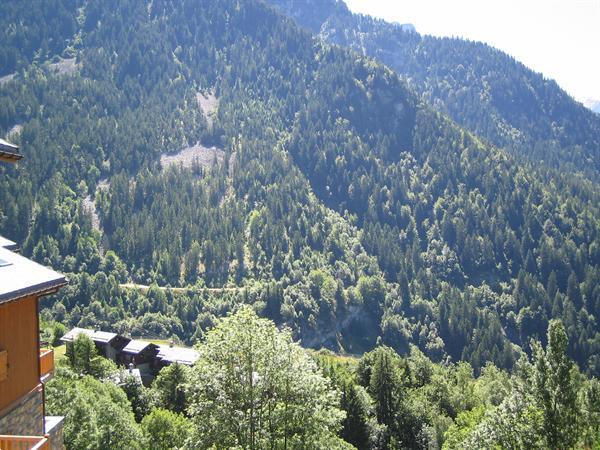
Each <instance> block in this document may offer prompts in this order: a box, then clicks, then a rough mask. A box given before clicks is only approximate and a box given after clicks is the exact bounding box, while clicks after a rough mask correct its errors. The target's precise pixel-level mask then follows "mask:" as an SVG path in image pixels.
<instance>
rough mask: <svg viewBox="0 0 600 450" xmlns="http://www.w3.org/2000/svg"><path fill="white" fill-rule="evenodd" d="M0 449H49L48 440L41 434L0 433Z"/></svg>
mask: <svg viewBox="0 0 600 450" xmlns="http://www.w3.org/2000/svg"><path fill="white" fill-rule="evenodd" d="M0 450H50V441H49V440H48V438H46V437H43V436H7V435H2V434H0Z"/></svg>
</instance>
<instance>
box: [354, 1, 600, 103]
mask: <svg viewBox="0 0 600 450" xmlns="http://www.w3.org/2000/svg"><path fill="white" fill-rule="evenodd" d="M345 1H346V3H347V4H348V6H349V7H350V9H351V10H352V11H353V12H360V13H363V14H370V15H372V16H376V17H380V18H383V19H385V20H387V21H389V22H400V23H412V24H413V25H414V26H415V27H416V29H417V31H418V32H420V33H423V34H432V35H435V36H459V37H464V38H468V39H472V40H477V41H483V42H486V43H488V44H490V45H492V46H494V47H497V48H499V49H501V50H503V51H505V52H506V53H509V54H511V55H513V56H514V57H515V58H516V59H518V60H519V61H521V62H522V63H524V64H525V65H527V66H529V67H530V68H532V69H533V70H535V71H537V72H542V73H543V74H544V75H545V76H546V77H548V78H553V79H555V80H556V81H557V82H558V83H559V84H560V85H561V87H562V88H563V89H565V90H566V91H567V92H568V93H569V94H571V95H572V96H573V97H575V98H576V99H577V100H579V101H582V102H586V101H588V100H596V101H598V100H600V0H561V1H559V0H520V1H519V0H503V1H498V0H487V1H484V0H479V1H477V0H451V1H449V0H345Z"/></svg>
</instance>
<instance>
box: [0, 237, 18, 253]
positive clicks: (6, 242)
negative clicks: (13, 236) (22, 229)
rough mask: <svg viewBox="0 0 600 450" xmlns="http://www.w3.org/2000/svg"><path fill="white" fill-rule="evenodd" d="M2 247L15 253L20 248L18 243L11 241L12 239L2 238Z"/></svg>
mask: <svg viewBox="0 0 600 450" xmlns="http://www.w3.org/2000/svg"><path fill="white" fill-rule="evenodd" d="M0 247H2V248H5V249H7V250H13V251H14V250H17V249H18V248H19V246H18V245H17V243H16V242H13V241H11V240H10V239H6V238H5V237H2V236H0Z"/></svg>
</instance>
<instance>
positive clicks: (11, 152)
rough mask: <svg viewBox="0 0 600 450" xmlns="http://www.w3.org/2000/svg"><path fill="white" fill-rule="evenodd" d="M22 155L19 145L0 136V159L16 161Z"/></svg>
mask: <svg viewBox="0 0 600 450" xmlns="http://www.w3.org/2000/svg"><path fill="white" fill-rule="evenodd" d="M22 157H23V155H21V154H20V153H19V147H17V146H16V145H14V144H11V143H10V142H7V141H5V140H4V139H2V138H0V161H7V162H16V161H18V160H20V159H21V158H22Z"/></svg>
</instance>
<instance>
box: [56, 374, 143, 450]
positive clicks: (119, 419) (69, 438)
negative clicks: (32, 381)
mask: <svg viewBox="0 0 600 450" xmlns="http://www.w3.org/2000/svg"><path fill="white" fill-rule="evenodd" d="M46 408H47V409H46V411H47V413H48V414H51V415H60V416H65V428H64V439H65V444H66V446H67V448H77V449H87V450H94V449H98V450H101V449H107V448H111V449H124V450H125V449H136V448H141V446H140V445H139V443H140V442H141V432H140V429H139V427H138V425H137V424H136V422H135V418H134V415H133V412H132V410H131V405H130V403H129V401H128V400H127V396H126V395H125V393H124V392H123V391H122V390H121V389H120V388H118V387H117V386H115V385H113V384H112V383H105V382H101V381H99V380H97V379H95V378H93V377H91V376H89V375H86V376H84V377H82V378H79V377H77V376H76V375H75V374H73V373H71V372H70V371H69V370H68V369H64V368H63V369H59V373H58V374H57V376H55V377H54V378H53V379H52V380H51V381H50V382H49V383H48V384H47V385H46Z"/></svg>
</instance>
